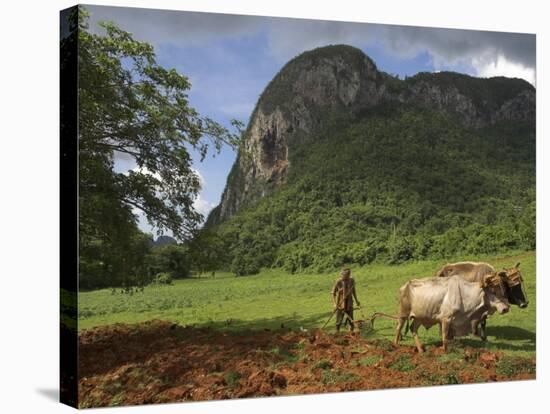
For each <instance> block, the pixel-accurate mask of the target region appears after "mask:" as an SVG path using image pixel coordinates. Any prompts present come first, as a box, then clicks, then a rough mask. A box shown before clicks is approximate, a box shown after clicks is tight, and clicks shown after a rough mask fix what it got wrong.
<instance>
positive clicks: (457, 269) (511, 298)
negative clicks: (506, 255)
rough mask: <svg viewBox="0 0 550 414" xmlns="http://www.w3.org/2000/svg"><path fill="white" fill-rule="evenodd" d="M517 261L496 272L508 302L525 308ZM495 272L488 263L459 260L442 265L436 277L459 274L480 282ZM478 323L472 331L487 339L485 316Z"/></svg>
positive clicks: (525, 296)
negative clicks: (509, 266)
mask: <svg viewBox="0 0 550 414" xmlns="http://www.w3.org/2000/svg"><path fill="white" fill-rule="evenodd" d="M519 265H520V264H519V263H517V264H516V265H515V266H514V267H511V268H505V269H504V270H502V271H500V272H498V274H499V275H500V276H502V277H503V278H504V282H505V283H504V289H505V292H506V296H507V299H508V302H510V303H511V304H512V305H517V306H519V307H520V308H526V307H527V305H528V304H529V301H528V300H527V295H526V294H525V286H524V283H523V277H522V275H521V272H520V270H519ZM496 273H497V272H496V271H495V269H494V268H493V266H491V265H490V264H488V263H482V262H480V263H476V262H459V263H450V264H446V265H445V266H443V267H442V268H441V269H439V270H438V271H437V273H436V276H438V277H449V276H453V275H459V276H461V277H462V278H463V279H464V280H467V281H469V282H480V281H481V280H482V279H483V277H484V276H485V275H489V274H493V275H494V274H496ZM480 322H481V323H480V324H479V333H478V331H477V329H476V330H475V332H473V333H474V334H475V335H479V336H480V337H481V339H482V340H484V341H485V340H487V335H486V333H485V326H486V318H482V320H481V321H480Z"/></svg>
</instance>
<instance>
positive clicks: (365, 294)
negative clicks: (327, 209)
mask: <svg viewBox="0 0 550 414" xmlns="http://www.w3.org/2000/svg"><path fill="white" fill-rule="evenodd" d="M466 259H467V260H476V261H487V262H489V263H491V264H492V265H494V266H495V267H496V268H501V267H503V266H506V267H511V266H513V265H514V264H515V263H516V262H518V261H519V262H521V270H522V274H523V276H524V279H525V286H526V292H527V296H528V299H529V301H530V303H529V306H528V308H527V309H519V308H518V307H513V308H512V311H511V312H510V313H509V314H507V315H493V316H492V317H490V319H489V320H488V322H487V326H488V328H487V333H488V344H482V343H481V341H480V340H479V339H478V338H473V337H472V338H470V337H466V338H462V339H460V341H461V342H462V343H464V344H467V345H470V346H486V347H487V348H488V349H490V350H493V351H494V350H501V351H504V352H506V353H513V354H515V355H534V353H535V322H536V321H535V315H536V300H535V252H526V253H518V254H514V255H508V256H496V257H494V256H487V257H479V256H478V257H471V258H462V260H466ZM446 262H447V261H445V260H437V261H422V262H416V263H408V264H404V265H399V266H389V265H369V266H364V267H357V268H353V269H352V270H353V276H354V278H355V280H356V284H357V293H358V297H359V300H360V301H361V304H362V307H363V310H364V313H365V314H366V315H367V316H368V315H370V314H372V313H373V312H375V311H381V312H386V313H390V314H393V315H395V314H396V311H397V301H398V290H399V287H400V286H401V285H402V284H403V283H404V282H406V281H407V280H409V279H411V278H417V277H425V276H431V275H433V274H434V272H435V271H436V270H437V269H438V268H439V267H440V266H441V265H443V264H445V263H446ZM337 276H338V275H337V274H336V273H334V274H294V275H293V274H288V273H285V272H283V271H280V270H264V271H262V272H261V273H260V274H258V275H254V276H246V277H235V276H233V275H229V274H217V275H216V276H213V277H212V276H211V277H201V278H191V279H186V280H177V281H175V282H174V284H173V285H171V286H148V287H146V288H145V290H144V291H143V292H138V293H134V294H133V295H129V294H122V293H120V292H119V291H116V292H115V293H112V291H111V290H110V289H103V290H97V291H92V292H83V293H80V294H79V321H78V328H79V330H82V329H87V328H91V327H95V326H101V325H108V324H113V323H119V322H123V323H134V322H142V321H146V320H151V319H162V320H169V321H173V322H177V323H178V324H181V325H194V326H197V327H199V326H210V327H213V328H217V329H224V330H225V329H229V330H244V329H265V328H269V329H279V328H282V327H283V328H290V329H299V328H303V329H308V330H310V329H314V328H319V327H321V326H323V324H324V323H325V321H326V320H327V318H328V317H329V316H330V314H331V312H332V307H331V300H330V291H331V288H332V285H333V282H334V280H335V279H336V278H337ZM394 325H395V324H394V322H393V321H390V320H377V321H376V330H375V332H374V333H372V334H371V335H372V337H373V338H376V337H380V338H387V339H392V338H393V334H394ZM327 329H329V330H334V320H332V321H331V322H330V323H329V325H328V327H327ZM420 336H421V339H422V340H423V342H424V343H425V344H426V345H427V346H430V345H434V344H435V343H436V342H437V341H438V329H437V327H434V328H432V329H430V330H429V331H425V330H424V329H421V330H420ZM412 343H413V342H412V340H411V337H410V335H408V336H406V337H405V340H404V344H408V345H412Z"/></svg>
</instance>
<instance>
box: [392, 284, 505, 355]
mask: <svg viewBox="0 0 550 414" xmlns="http://www.w3.org/2000/svg"><path fill="white" fill-rule="evenodd" d="M399 295H400V297H399V317H398V318H399V319H398V323H397V328H396V334H395V339H394V343H395V344H396V345H397V344H398V343H399V341H400V340H401V330H402V329H403V326H404V324H405V322H407V325H408V323H409V321H410V330H411V334H412V335H413V338H414V341H415V345H416V348H417V349H418V352H423V351H424V349H423V346H422V344H421V342H420V339H419V337H418V328H419V327H420V326H424V327H425V328H426V329H429V328H430V327H431V326H433V325H436V324H440V327H441V340H442V342H443V344H442V347H443V350H444V351H446V350H447V341H448V339H449V332H450V331H452V334H453V336H462V335H466V334H467V333H469V332H471V331H472V329H473V324H475V323H476V321H479V320H481V319H482V318H484V317H486V316H487V315H490V314H492V313H494V312H495V311H497V312H499V313H506V312H508V310H509V309H510V305H509V303H508V301H507V299H506V295H505V291H504V285H503V280H502V277H500V276H499V275H495V274H492V275H486V276H484V277H483V279H482V280H481V282H468V281H466V280H464V279H463V278H461V277H460V276H451V277H444V278H441V277H432V278H424V279H413V280H410V281H409V282H407V283H405V284H404V285H403V286H402V287H401V288H400V290H399Z"/></svg>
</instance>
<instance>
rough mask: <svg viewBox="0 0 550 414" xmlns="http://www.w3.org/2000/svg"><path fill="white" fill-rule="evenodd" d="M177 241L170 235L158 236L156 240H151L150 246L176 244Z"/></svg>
mask: <svg viewBox="0 0 550 414" xmlns="http://www.w3.org/2000/svg"><path fill="white" fill-rule="evenodd" d="M177 243H178V242H177V241H176V239H174V238H173V237H170V236H159V237H158V238H157V239H156V240H151V246H153V247H161V246H166V245H168V244H177Z"/></svg>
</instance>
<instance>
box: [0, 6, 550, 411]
mask: <svg viewBox="0 0 550 414" xmlns="http://www.w3.org/2000/svg"><path fill="white" fill-rule="evenodd" d="M94 3H97V2H94ZM99 3H100V4H105V5H117V6H134V7H149V8H164V9H173V10H195V11H211V12H226V13H236V14H251V15H268V16H283V17H302V18H316V19H328V20H342V21H363V22H371V23H388V24H406V25H414V26H434V27H449V28H465V29H484V30H499V31H513V32H528V33H536V34H537V53H538V56H537V160H538V163H537V177H538V179H537V199H538V206H537V207H538V208H537V211H538V215H537V235H538V237H537V239H538V240H537V241H538V254H537V269H538V275H537V282H538V289H537V326H538V329H537V333H538V335H537V360H538V367H537V368H538V369H537V380H536V381H528V382H512V383H499V384H486V385H462V386H448V387H431V388H413V389H402V390H385V391H367V392H356V393H340V394H323V395H315V396H303V397H284V398H269V399H253V400H238V401H221V402H212V403H210V402H208V403H191V404H170V405H162V406H158V405H156V406H146V407H139V408H118V409H116V410H117V411H116V412H128V411H130V410H132V411H136V412H142V413H153V412H154V413H171V412H174V413H175V412H178V413H181V412H186V413H205V412H225V411H226V410H235V411H237V410H238V411H239V412H240V413H243V414H244V413H257V412H258V411H261V412H262V413H281V412H294V411H297V410H302V411H305V412H337V411H339V410H357V412H385V411H386V410H387V411H391V412H393V411H397V410H399V411H402V412H411V411H412V412H416V411H419V412H420V411H421V412H422V413H432V412H433V413H438V414H441V413H461V414H464V413H469V412H477V411H480V410H491V412H509V413H513V412H518V413H519V412H521V413H531V412H541V411H544V410H545V409H544V408H539V407H544V403H545V402H549V398H548V395H550V393H549V392H548V391H546V393H544V391H543V390H545V389H546V390H548V389H549V388H548V363H547V362H546V360H545V357H546V352H545V349H544V347H543V341H544V340H545V336H546V335H545V332H544V329H543V327H544V326H545V324H546V323H547V321H549V320H550V319H549V318H548V317H547V316H548V315H547V312H548V309H550V308H549V307H547V306H545V300H544V299H546V300H548V299H550V296H549V294H548V293H549V292H548V284H546V283H544V280H543V277H544V276H543V273H544V272H546V271H547V270H548V269H550V267H549V262H548V260H549V255H548V254H546V253H547V249H546V246H547V245H548V243H547V240H548V235H549V228H548V219H547V218H546V216H545V212H546V211H549V210H548V207H549V202H548V201H549V199H548V192H545V187H547V186H548V184H547V183H548V182H550V175H549V174H548V168H549V167H548V166H549V165H550V164H549V163H548V162H545V161H547V160H548V159H549V157H548V155H550V154H549V151H548V149H549V148H548V145H549V144H548V142H547V141H546V140H543V139H542V137H543V136H544V129H543V128H544V125H543V122H544V119H543V118H542V117H543V110H544V108H545V103H547V102H548V90H547V88H545V87H546V85H545V80H546V79H545V71H544V68H548V67H550V65H549V64H548V56H549V54H548V53H545V45H546V48H548V44H549V43H548V40H547V39H548V36H549V33H548V30H549V29H548V26H549V25H548V22H547V19H546V17H547V16H548V12H546V11H545V10H544V2H542V1H532V0H524V1H521V2H518V1H515V2H504V1H486V2H482V1H479V0H477V1H471V0H461V1H455V2H445V3H444V2H443V1H441V0H439V1H419V0H417V1H406V0H399V1H397V0H394V1H391V2H387V1H376V2H373V1H371V2H367V1H350V0H348V1H344V0H340V1H338V2H335V1H325V2H321V1H319V0H318V1H302V2H298V1H296V0H294V1H290V0H272V1H269V2H267V1H264V2H258V1H253V0H232V1H222V0H219V1H214V0H186V1H183V0H180V1H177V0H156V1H153V0H130V1H128V0H127V1H123V0H119V1H102V2H99ZM72 5H74V3H73V2H70V1H62V0H49V1H39V0H37V1H26V2H16V1H12V2H4V3H2V5H1V6H0V7H1V13H0V19H1V24H0V30H1V31H2V37H1V39H2V49H1V55H2V59H1V63H0V71H1V75H2V76H1V77H0V79H2V89H1V91H2V92H1V95H0V96H1V99H0V102H1V105H2V108H1V112H0V113H1V114H2V122H0V128H2V133H1V134H0V146H1V148H0V179H1V180H2V182H1V184H2V185H1V187H0V188H1V194H2V196H1V202H0V218H1V219H2V224H3V225H2V229H3V230H4V231H3V232H2V237H1V238H0V240H1V241H0V243H1V246H0V257H1V258H2V267H1V268H0V269H2V270H1V271H0V275H1V284H0V287H1V288H0V292H1V294H2V298H1V300H0V307H1V308H0V310H1V320H2V324H1V325H0V327H1V328H0V329H1V337H0V338H1V339H0V356H1V357H0V358H1V359H0V361H2V365H1V367H0V379H1V381H2V383H1V384H0V386H1V388H0V390H1V393H0V395H1V396H2V397H1V398H0V408H1V409H2V410H1V411H2V412H6V413H14V412H31V413H32V412H41V413H44V412H46V413H49V412H69V411H70V410H71V409H70V408H68V407H65V406H62V405H60V404H58V403H56V402H55V401H54V398H55V395H56V392H55V390H56V388H57V384H58V344H59V341H58V298H59V294H58V265H59V263H58V262H59V261H58V245H59V243H58V241H59V230H58V225H59V222H58V211H59V203H58V195H59V189H58V164H59V156H58V148H59V147H58V124H59V121H58V119H59V115H58V96H59V92H58V86H59V83H58V56H59V52H58V25H59V23H58V20H59V10H60V9H62V8H65V7H69V6H72ZM92 411H94V412H95V410H92ZM111 411H112V410H111V409H105V410H102V411H101V412H111ZM113 412H114V411H113Z"/></svg>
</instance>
